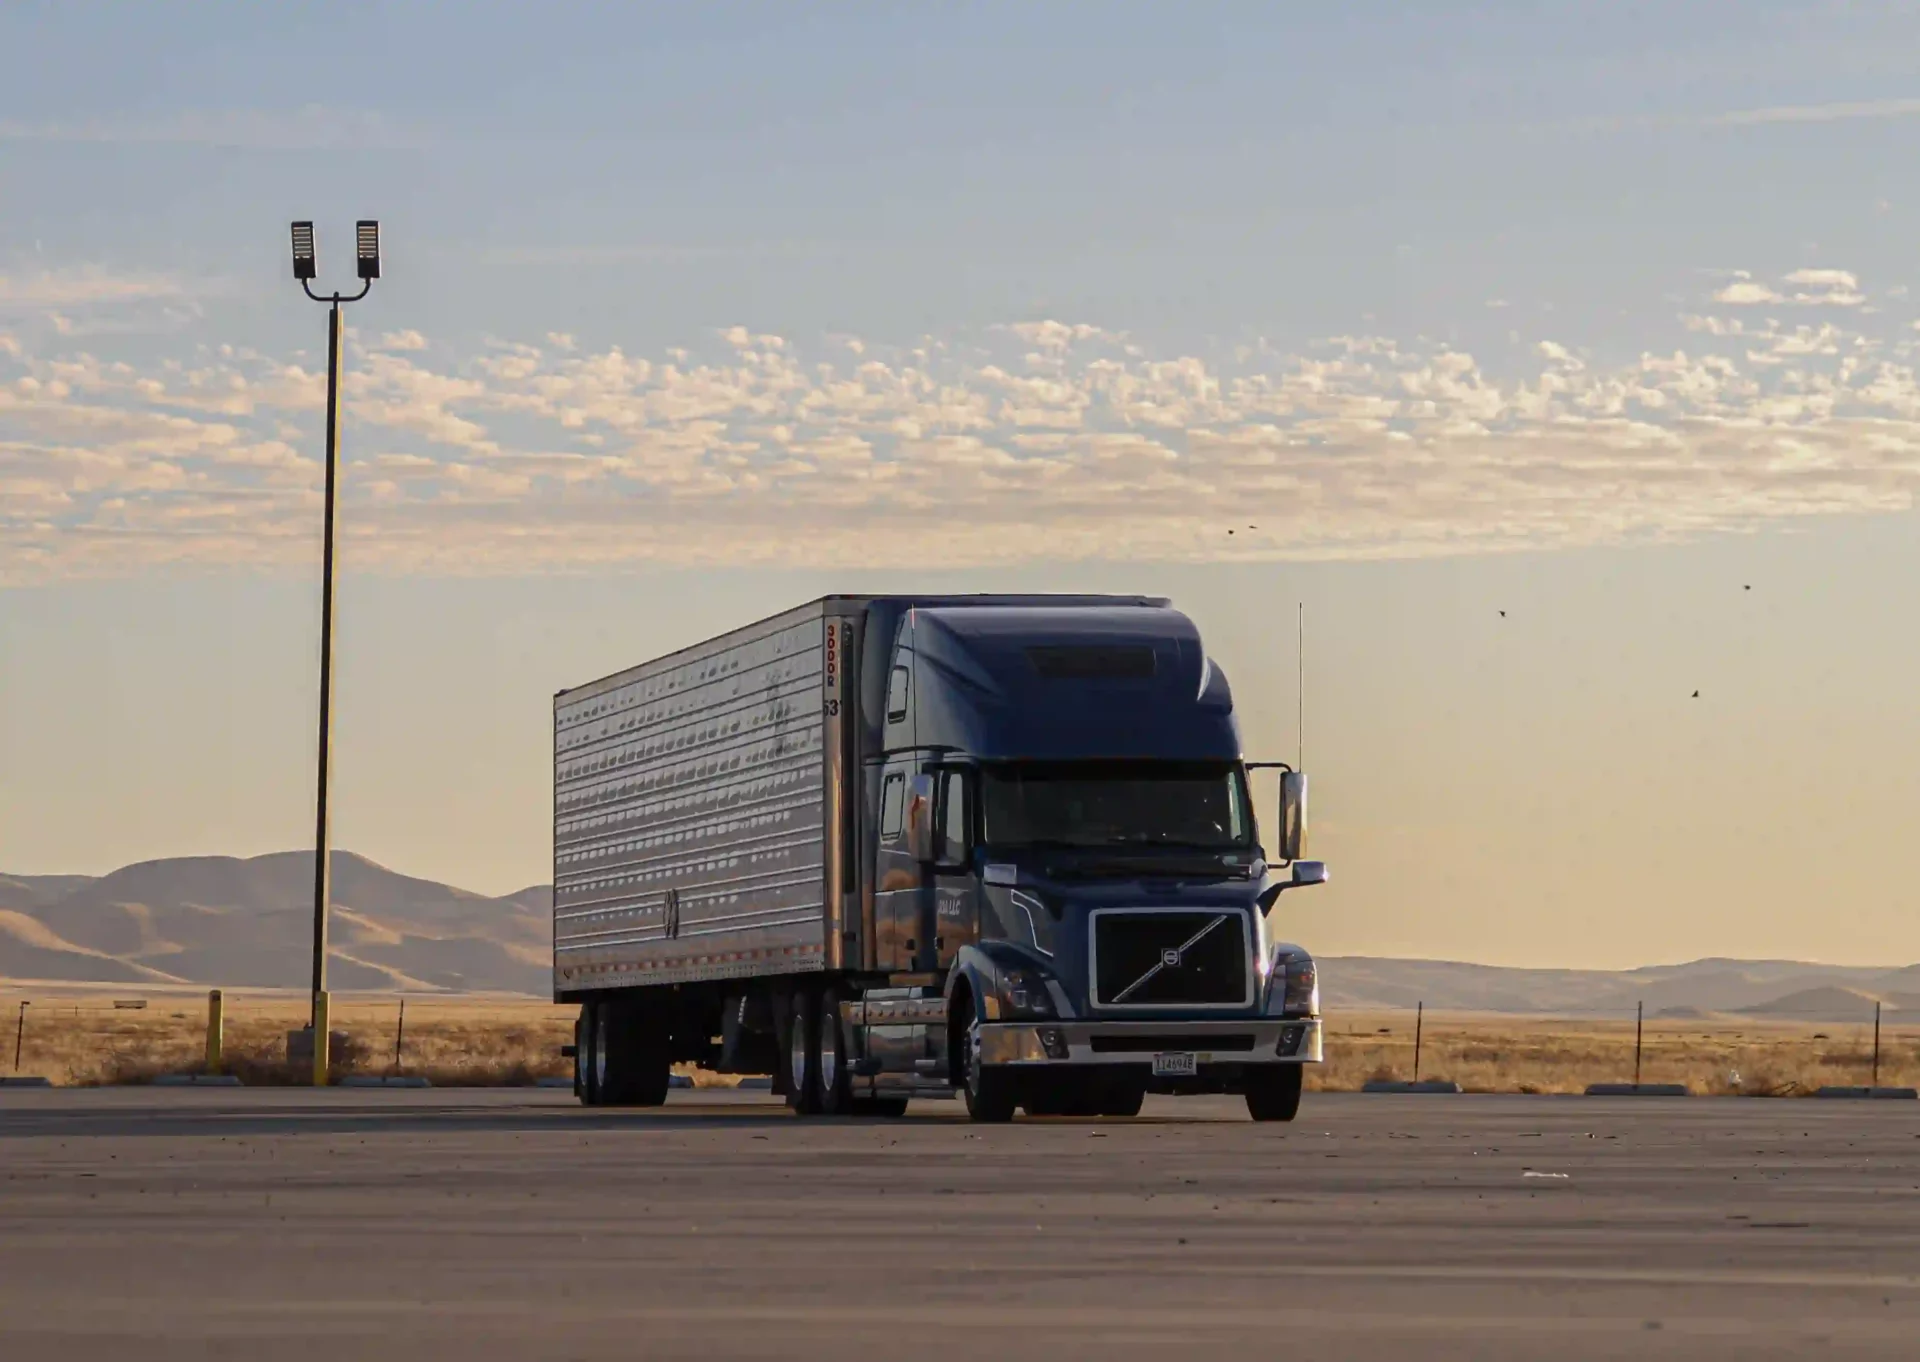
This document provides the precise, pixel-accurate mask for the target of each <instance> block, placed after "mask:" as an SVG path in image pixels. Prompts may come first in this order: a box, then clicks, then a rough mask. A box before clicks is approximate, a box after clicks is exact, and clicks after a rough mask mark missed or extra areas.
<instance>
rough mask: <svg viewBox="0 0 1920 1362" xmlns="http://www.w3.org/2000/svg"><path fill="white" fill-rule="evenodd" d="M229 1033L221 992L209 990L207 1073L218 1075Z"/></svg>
mask: <svg viewBox="0 0 1920 1362" xmlns="http://www.w3.org/2000/svg"><path fill="white" fill-rule="evenodd" d="M226 1031H227V1007H226V1003H225V1002H224V1001H223V1000H222V999H221V997H220V990H219V989H217V988H215V989H209V990H207V1072H208V1073H210V1074H217V1073H219V1072H220V1066H221V1062H222V1059H223V1054H222V1051H223V1050H224V1049H225V1042H226Z"/></svg>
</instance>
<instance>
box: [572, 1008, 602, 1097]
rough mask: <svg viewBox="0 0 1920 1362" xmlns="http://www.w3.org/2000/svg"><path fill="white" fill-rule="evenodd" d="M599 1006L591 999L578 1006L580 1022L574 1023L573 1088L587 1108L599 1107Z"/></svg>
mask: <svg viewBox="0 0 1920 1362" xmlns="http://www.w3.org/2000/svg"><path fill="white" fill-rule="evenodd" d="M600 1006H601V1005H600V1003H599V1002H597V1001H596V1000H594V999H591V998H589V999H588V1000H587V1001H586V1002H584V1003H582V1004H580V1020H579V1021H578V1022H576V1023H575V1025H576V1027H577V1028H578V1031H579V1036H580V1040H579V1042H578V1049H577V1050H576V1051H575V1055H574V1065H575V1067H576V1069H577V1070H578V1074H579V1076H578V1077H577V1078H576V1079H575V1080H574V1088H575V1091H577V1092H578V1093H579V1094H580V1104H581V1105H582V1106H587V1107H597V1106H599V1105H600Z"/></svg>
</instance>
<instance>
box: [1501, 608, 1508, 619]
mask: <svg viewBox="0 0 1920 1362" xmlns="http://www.w3.org/2000/svg"><path fill="white" fill-rule="evenodd" d="M1506 617H1507V612H1506V611H1504V610H1502V611H1501V612H1500V618H1501V619H1505V618H1506Z"/></svg>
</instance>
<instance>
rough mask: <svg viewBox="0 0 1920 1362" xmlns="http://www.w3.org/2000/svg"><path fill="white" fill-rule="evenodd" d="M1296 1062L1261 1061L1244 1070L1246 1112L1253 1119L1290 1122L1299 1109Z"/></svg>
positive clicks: (1298, 1075)
mask: <svg viewBox="0 0 1920 1362" xmlns="http://www.w3.org/2000/svg"><path fill="white" fill-rule="evenodd" d="M1301 1076H1302V1074H1301V1069H1300V1066H1299V1065H1298V1064H1262V1065H1258V1066H1256V1067H1253V1068H1249V1069H1248V1070H1247V1115H1249V1116H1251V1117H1252V1118H1253V1119H1254V1120H1256V1121H1291V1120H1292V1119H1293V1118H1294V1117H1295V1116H1296V1115H1298V1114H1299V1112H1300V1079H1301Z"/></svg>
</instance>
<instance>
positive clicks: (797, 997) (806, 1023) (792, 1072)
mask: <svg viewBox="0 0 1920 1362" xmlns="http://www.w3.org/2000/svg"><path fill="white" fill-rule="evenodd" d="M819 1017H820V998H819V995H818V994H815V993H808V992H806V991H805V990H797V991H796V992H795V993H794V994H793V996H792V1000H791V1003H790V1010H789V1012H788V1017H787V1105H788V1106H790V1107H792V1108H793V1110H794V1112H795V1114H796V1115H800V1116H812V1115H815V1114H816V1113H818V1112H819V1110H820V1027H819ZM844 1067H845V1066H844V1065H843V1066H842V1068H843V1069H844Z"/></svg>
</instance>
